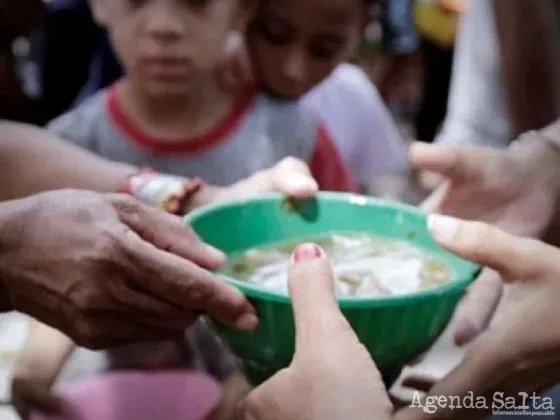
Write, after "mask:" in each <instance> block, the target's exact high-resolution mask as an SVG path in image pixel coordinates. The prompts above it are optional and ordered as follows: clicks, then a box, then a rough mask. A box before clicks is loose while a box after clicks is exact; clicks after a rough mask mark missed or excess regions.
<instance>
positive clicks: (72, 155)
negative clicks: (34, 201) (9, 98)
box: [0, 122, 137, 200]
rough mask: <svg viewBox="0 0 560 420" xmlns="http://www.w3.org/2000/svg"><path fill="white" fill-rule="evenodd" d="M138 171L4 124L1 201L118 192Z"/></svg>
mask: <svg viewBox="0 0 560 420" xmlns="http://www.w3.org/2000/svg"><path fill="white" fill-rule="evenodd" d="M136 171H137V168H135V167H133V166H130V165H126V164H123V163H116V162H110V161H108V160H105V159H102V158H100V157H97V156H95V155H94V154H92V153H89V152H87V151H86V150H83V149H81V148H79V147H77V146H73V145H71V144H68V143H65V142H63V141H61V140H59V139H58V138H56V137H55V136H53V135H51V134H49V133H48V132H47V131H45V130H41V129H38V128H33V127H31V126H26V125H20V124H15V123H9V122H0V179H2V180H4V182H3V183H2V188H1V189H0V200H9V199H14V198H19V197H23V196H26V195H30V194H35V193H38V192H40V191H45V190H52V189H62V188H76V189H89V190H95V191H100V192H114V191H117V190H119V188H120V187H121V186H122V185H123V183H124V182H125V180H126V179H127V177H129V176H130V175H132V174H133V173H134V172H136ZM7 180H10V181H9V182H8V181H7Z"/></svg>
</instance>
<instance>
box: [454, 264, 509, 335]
mask: <svg viewBox="0 0 560 420" xmlns="http://www.w3.org/2000/svg"><path fill="white" fill-rule="evenodd" d="M502 289H503V287H502V280H501V278H500V276H499V274H498V273H496V272H495V271H492V270H484V271H483V272H482V275H481V276H480V277H479V278H478V279H476V281H475V282H474V283H473V284H472V285H471V286H470V287H469V288H468V290H467V294H466V295H465V296H464V297H463V299H462V301H461V303H460V305H459V307H458V308H457V312H456V315H455V317H456V319H457V327H456V328H455V331H454V341H455V344H456V345H457V346H464V345H465V344H468V343H470V342H471V341H472V340H473V339H475V338H476V337H477V336H478V335H479V334H480V333H481V332H482V331H484V330H485V329H486V327H487V326H488V323H489V322H490V319H491V318H492V316H493V314H494V312H495V310H496V307H497V306H498V302H499V301H500V298H501V296H502Z"/></svg>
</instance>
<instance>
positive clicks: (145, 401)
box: [31, 371, 222, 420]
mask: <svg viewBox="0 0 560 420" xmlns="http://www.w3.org/2000/svg"><path fill="white" fill-rule="evenodd" d="M58 394H59V395H60V397H62V398H63V399H64V401H65V410H64V411H65V413H64V414H62V415H60V414H59V415H45V414H33V415H32V416H31V420H131V419H134V420H158V419H162V420H163V419H165V420H175V419H176V420H204V419H207V418H208V417H209V416H210V415H211V414H212V413H213V412H214V411H215V410H216V408H217V407H218V405H219V403H220V400H221V396H222V390H221V386H220V384H219V383H218V382H217V381H216V380H214V379H213V378H212V377H210V376H208V375H205V374H203V373H198V372H185V371H181V372H168V371H166V372H154V373H152V372H112V373H108V374H106V375H102V376H98V377H94V378H91V379H87V380H84V381H78V382H75V383H72V384H70V385H68V386H66V387H65V388H63V389H62V390H60V392H59V393H58Z"/></svg>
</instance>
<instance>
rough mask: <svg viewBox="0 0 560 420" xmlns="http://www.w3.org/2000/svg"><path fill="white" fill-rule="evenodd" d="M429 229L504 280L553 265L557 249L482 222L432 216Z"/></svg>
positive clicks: (536, 272) (442, 243) (454, 251)
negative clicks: (495, 272) (494, 271)
mask: <svg viewBox="0 0 560 420" xmlns="http://www.w3.org/2000/svg"><path fill="white" fill-rule="evenodd" d="M428 229H429V231H430V233H431V235H432V236H433V238H434V239H435V240H436V241H437V242H438V243H439V244H440V245H442V246H443V247H445V248H447V249H448V250H450V251H451V252H453V253H455V254H457V255H459V256H461V257H463V258H466V259H468V260H471V261H474V262H476V263H478V264H481V265H484V266H487V267H489V268H491V269H493V270H496V271H497V272H498V273H499V274H500V275H501V277H502V279H503V280H504V281H511V280H513V279H516V278H518V279H521V278H527V277H530V276H535V275H536V274H538V273H540V272H541V271H542V269H543V267H549V264H554V259H555V257H557V255H555V254H556V253H555V252H551V251H553V250H554V249H553V248H551V247H549V246H547V245H545V244H543V243H542V242H539V241H536V240H533V239H528V238H521V237H519V236H514V235H511V234H509V233H506V232H504V231H502V230H500V229H498V228H495V227H493V226H490V225H488V224H486V223H482V222H467V221H462V220H459V219H456V218H453V217H448V216H441V215H431V216H429V218H428ZM552 254H554V255H552Z"/></svg>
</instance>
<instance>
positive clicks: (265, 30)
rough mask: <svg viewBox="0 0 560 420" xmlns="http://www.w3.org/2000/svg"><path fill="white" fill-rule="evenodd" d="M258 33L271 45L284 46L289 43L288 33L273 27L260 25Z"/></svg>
mask: <svg viewBox="0 0 560 420" xmlns="http://www.w3.org/2000/svg"><path fill="white" fill-rule="evenodd" d="M260 32H261V33H262V35H263V36H264V38H265V39H266V40H267V41H268V42H269V43H270V44H272V45H285V44H287V43H288V42H289V41H290V37H289V35H288V33H287V32H286V31H285V30H283V29H281V28H279V27H275V26H274V25H265V24H263V25H261V27H260Z"/></svg>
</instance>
